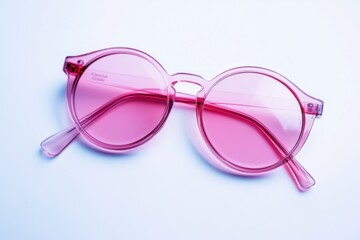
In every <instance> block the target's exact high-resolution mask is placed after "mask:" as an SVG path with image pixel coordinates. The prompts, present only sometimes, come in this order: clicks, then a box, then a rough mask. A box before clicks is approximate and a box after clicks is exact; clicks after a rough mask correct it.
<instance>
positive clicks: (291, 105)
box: [202, 73, 303, 170]
mask: <svg viewBox="0 0 360 240" xmlns="http://www.w3.org/2000/svg"><path fill="white" fill-rule="evenodd" d="M302 119H303V114H302V110H301V107H300V104H299V102H298V100H297V98H296V97H295V96H294V94H293V93H292V92H291V91H290V90H289V89H288V87H287V86H286V85H284V84H283V83H282V82H280V81H278V80H277V79H275V78H273V77H271V76H268V75H264V74H260V73H238V74H234V75H231V76H229V77H226V78H225V79H223V80H221V81H219V82H217V83H216V84H215V85H214V86H213V87H212V88H211V90H210V91H209V93H208V94H207V96H206V98H205V102H204V107H203V111H202V124H203V126H202V127H203V131H204V133H205V138H207V139H206V140H207V142H208V143H209V145H210V148H212V150H213V151H214V152H215V153H216V155H218V156H219V157H220V158H221V159H222V160H224V161H225V162H227V163H229V164H230V165H231V166H234V167H235V168H242V169H247V170H249V169H264V168H271V167H274V166H276V165H280V164H281V163H282V162H283V160H284V159H285V158H286V157H287V156H288V155H289V154H290V153H291V151H292V150H293V149H294V147H295V146H296V145H297V142H298V140H299V137H300V135H301V133H302V121H303V120H302Z"/></svg>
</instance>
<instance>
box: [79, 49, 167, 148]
mask: <svg viewBox="0 0 360 240" xmlns="http://www.w3.org/2000/svg"><path fill="white" fill-rule="evenodd" d="M168 102H169V98H168V94H167V87H166V83H165V79H164V77H163V75H162V74H161V72H159V70H158V68H157V67H156V66H154V65H153V64H152V63H151V62H149V61H148V60H147V59H145V58H143V57H141V56H137V55H131V54H125V53H118V54H112V55H107V56H104V57H101V58H99V59H97V60H95V61H94V62H92V63H91V64H90V65H88V66H87V67H86V69H85V70H84V72H83V73H82V75H81V76H80V79H79V80H78V82H77V84H76V86H75V90H74V95H73V108H74V113H75V116H76V118H77V121H78V123H79V125H80V126H81V128H82V129H81V130H82V131H81V133H82V134H83V135H84V136H85V137H86V138H87V139H88V140H89V141H90V142H92V143H95V144H96V145H98V146H100V147H104V148H108V149H118V150H120V149H127V148H130V147H134V146H136V145H138V144H141V143H142V142H144V141H145V140H147V139H149V137H151V136H152V135H153V134H154V133H155V132H156V130H157V129H159V127H160V126H161V124H162V122H163V120H164V117H165V115H166V112H167V109H168Z"/></svg>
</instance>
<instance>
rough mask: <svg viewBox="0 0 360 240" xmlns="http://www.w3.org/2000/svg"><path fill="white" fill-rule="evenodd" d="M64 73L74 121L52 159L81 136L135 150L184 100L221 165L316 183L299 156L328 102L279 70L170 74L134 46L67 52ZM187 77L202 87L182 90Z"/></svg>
mask: <svg viewBox="0 0 360 240" xmlns="http://www.w3.org/2000/svg"><path fill="white" fill-rule="evenodd" d="M64 71H65V73H66V74H67V75H68V83H67V101H68V107H69V112H70V115H71V119H72V121H73V124H74V125H73V126H71V127H69V128H67V129H65V130H63V131H61V132H59V133H57V134H54V135H52V136H51V137H49V138H47V139H46V140H44V141H43V142H42V143H41V148H42V149H43V151H44V152H45V153H46V154H47V155H49V156H50V157H55V156H57V155H58V154H60V153H61V152H62V151H63V150H64V149H65V148H66V147H67V146H68V145H69V144H70V143H71V142H72V141H73V140H74V139H75V138H76V137H78V136H79V135H81V136H82V138H83V139H84V140H85V142H86V143H89V144H90V145H91V146H93V147H95V148H97V149H100V150H103V151H108V152H122V151H126V150H131V149H133V148H135V147H138V146H140V145H142V144H143V143H145V142H147V141H148V140H150V139H151V138H152V137H154V136H155V135H156V133H157V132H158V131H159V130H160V129H161V128H162V126H163V125H164V123H165V121H166V119H167V117H168V116H169V113H170V111H171V109H172V107H173V105H174V103H181V104H185V105H190V106H193V107H194V108H195V109H196V117H197V122H198V127H199V130H200V133H201V136H202V139H203V142H204V143H205V144H206V146H207V148H208V150H210V151H209V152H210V153H211V155H212V157H213V158H214V159H216V163H215V164H213V165H215V166H216V167H218V168H220V169H221V170H224V171H227V172H231V173H236V174H244V175H256V174H259V173H264V172H267V171H270V170H273V169H275V168H277V167H279V166H281V165H285V166H286V167H287V169H288V171H289V172H290V175H291V176H292V178H293V180H294V182H295V183H296V185H297V187H298V188H299V190H302V191H303V190H306V189H308V188H310V187H311V186H313V185H314V184H315V181H314V179H313V178H312V177H311V175H310V174H309V173H308V172H307V171H306V170H305V169H304V168H303V167H302V166H301V165H300V164H299V162H298V161H297V160H296V159H295V155H296V154H297V153H298V152H299V150H300V149H301V147H302V146H303V144H304V143H305V141H306V139H307V137H308V135H309V133H310V130H311V128H312V125H313V123H314V121H315V118H317V117H320V116H321V115H322V110H323V101H321V100H319V99H316V98H313V97H311V96H309V95H307V94H306V93H304V92H303V91H302V90H300V89H299V88H298V87H297V86H295V85H294V84H293V83H292V82H290V81H289V80H288V79H286V78H285V77H284V76H282V75H280V74H278V73H276V72H274V71H271V70H268V69H265V68H259V67H237V68H233V69H230V70H227V71H225V72H223V73H221V74H219V75H218V76H216V77H215V78H214V79H212V80H211V81H206V80H204V79H203V78H202V77H200V76H198V75H195V74H189V73H176V74H173V75H169V74H168V73H167V72H166V71H165V69H164V68H163V67H162V66H161V65H160V63H159V62H157V61H156V60H155V59H154V58H152V57H151V56H150V55H148V54H146V53H144V52H142V51H139V50H136V49H131V48H109V49H103V50H99V51H95V52H91V53H88V54H84V55H79V56H72V57H66V59H65V64H64ZM184 82H185V83H187V84H193V85H196V86H197V87H198V88H199V91H198V92H197V93H196V94H195V95H192V94H187V93H183V92H180V91H177V90H176V89H175V86H176V84H178V83H184Z"/></svg>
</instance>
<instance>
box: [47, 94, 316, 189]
mask: <svg viewBox="0 0 360 240" xmlns="http://www.w3.org/2000/svg"><path fill="white" fill-rule="evenodd" d="M166 99H167V96H165V95H162V94H158V93H150V92H148V91H141V92H138V93H133V94H128V95H125V96H124V95H123V96H119V97H115V98H113V99H111V100H110V101H108V102H107V103H105V104H104V105H103V106H101V107H99V108H98V109H96V110H95V111H93V112H92V113H90V114H88V115H87V116H85V117H83V118H82V119H80V123H81V126H82V128H86V127H87V126H88V125H89V124H91V123H93V122H94V121H95V120H96V119H97V118H98V117H99V116H101V115H103V114H105V113H106V112H107V111H109V110H110V109H111V108H113V107H114V106H116V105H118V104H121V103H124V102H126V101H132V100H146V101H149V100H153V101H166ZM176 101H177V102H182V103H186V104H195V100H194V99H193V98H190V97H186V95H182V96H181V97H177V98H176ZM205 107H206V108H207V109H209V110H212V111H217V112H221V113H223V114H227V115H231V116H233V117H239V118H242V119H246V120H248V121H249V122H251V123H252V124H253V125H255V126H256V127H257V129H259V130H260V131H262V132H263V133H265V135H266V136H267V137H268V138H269V140H270V141H271V142H272V143H273V145H274V148H275V149H276V150H277V151H278V152H279V153H280V154H281V155H282V156H284V157H285V156H287V155H288V152H287V150H286V149H285V147H284V146H282V144H281V143H280V142H279V141H278V139H276V137H275V136H274V135H273V134H272V132H271V131H269V130H268V129H267V128H266V127H265V126H263V125H262V124H261V123H259V122H258V121H256V119H254V118H252V117H251V116H249V115H246V114H244V113H240V112H235V111H234V110H233V109H229V108H226V107H224V106H220V105H218V104H216V103H206V104H205ZM78 135H79V131H78V130H77V128H76V127H75V126H73V127H69V128H67V129H65V130H63V131H61V132H59V133H56V134H54V135H52V136H50V137H49V138H47V139H45V140H44V141H43V142H42V143H41V148H42V149H43V151H44V152H45V153H47V154H48V155H49V156H50V157H55V156H57V155H59V154H60V153H61V152H62V151H63V150H64V149H65V148H66V147H67V146H68V145H69V144H70V143H71V142H72V141H73V140H74V139H75V138H76V137H77V136H78ZM284 162H285V166H287V168H288V170H289V171H290V174H291V175H292V177H293V179H294V180H295V183H296V185H297V186H298V188H299V189H300V190H302V191H303V190H306V189H308V188H310V187H311V186H313V185H314V184H315V181H314V179H313V178H312V177H311V175H310V174H309V173H308V172H307V171H306V170H305V169H304V168H303V167H302V166H301V165H300V163H299V162H298V161H297V160H296V159H295V158H293V157H292V156H291V155H290V156H288V157H287V158H286V159H284Z"/></svg>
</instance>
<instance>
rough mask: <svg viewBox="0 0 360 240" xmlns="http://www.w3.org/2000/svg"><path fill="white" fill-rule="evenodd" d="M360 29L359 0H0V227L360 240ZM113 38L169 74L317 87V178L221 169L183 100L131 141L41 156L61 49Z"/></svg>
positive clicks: (59, 99)
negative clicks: (153, 131) (251, 70)
mask: <svg viewBox="0 0 360 240" xmlns="http://www.w3.org/2000/svg"><path fill="white" fill-rule="evenodd" d="M359 29H360V2H359V1H356V0H353V1H350V0H347V1H340V0H339V1H310V0H309V1H280V0H277V1H265V0H263V1H262V0H260V1H219V2H216V1H211V0H207V1H185V0H184V1H179V2H172V1H155V0H153V1H98V2H94V1H81V2H77V1H73V0H69V1H67V0H63V1H56V3H55V1H7V2H5V1H1V2H0V70H1V72H0V81H1V88H0V89H1V92H0V110H1V118H0V123H1V126H0V134H1V135H0V136H1V138H0V151H1V152H0V154H1V155H0V239H4V240H6V239H302V240H303V239H360V228H359V224H360V204H359V202H360V187H359V183H360V158H359V155H360V150H359V149H360V145H359V138H358V137H359V135H360V128H359V118H360V110H359V109H360V107H359V106H360V101H359V100H360V97H359V91H360V79H359V75H360V74H359V70H360V60H359V59H360V47H359V46H360V32H359V31H360V30H359ZM112 46H126V47H134V48H138V49H141V50H143V51H145V52H147V53H149V54H150V55H152V56H153V57H155V58H156V59H157V60H158V61H160V62H161V63H162V64H163V66H164V67H165V68H166V69H167V71H168V72H169V73H170V74H172V73H175V72H191V73H197V74H199V75H201V76H203V77H204V78H207V79H211V78H212V77H214V76H215V75H217V74H218V73H220V72H222V71H224V70H226V69H229V68H232V67H236V66H241V65H256V66H262V67H266V68H270V69H273V70H275V71H278V72H280V73H282V74H283V75H285V76H287V77H288V78H289V79H291V80H292V81H293V82H295V83H296V84H297V85H298V86H299V87H300V88H302V89H303V90H305V91H306V92H307V93H309V94H311V95H313V96H315V97H318V98H320V99H322V100H324V102H325V108H324V115H323V117H322V118H321V119H317V120H316V122H315V125H314V127H313V131H312V133H311V134H310V137H309V140H308V141H307V143H306V144H305V146H304V148H303V149H302V150H301V151H300V153H299V154H298V156H297V158H298V159H299V160H300V162H301V163H302V164H303V165H304V166H305V168H306V169H307V170H308V171H309V172H310V173H311V174H312V175H313V176H314V177H315V179H316V180H317V183H316V185H315V186H314V187H313V188H312V189H311V190H310V191H308V192H305V193H302V192H299V191H298V190H297V189H296V188H295V186H294V184H293V182H292V181H291V179H290V178H289V176H288V174H287V172H286V171H285V169H284V168H279V169H277V170H275V171H273V172H271V173H269V174H267V175H265V176H263V177H258V178H243V177H234V176H230V175H227V174H224V173H221V172H219V171H217V170H215V169H214V168H212V167H210V166H209V164H207V163H206V161H205V160H204V159H203V158H202V157H201V156H200V155H199V154H197V152H196V150H195V149H194V147H193V146H192V145H191V142H190V141H189V137H188V132H187V131H186V130H185V129H186V126H187V125H189V123H193V122H192V120H193V118H194V114H190V116H189V115H188V114H184V113H183V111H181V109H180V110H176V109H174V111H173V112H172V114H171V116H170V117H169V119H168V122H167V124H166V125H165V127H164V128H163V129H162V131H161V133H159V134H158V135H157V136H156V137H155V138H154V139H153V140H152V141H151V142H150V143H148V144H146V145H145V146H144V147H142V148H140V149H138V150H137V151H135V152H134V153H132V154H128V155H109V154H104V153H100V152H97V151H94V150H91V149H90V148H88V147H86V146H84V145H83V144H82V143H81V142H80V141H75V142H74V143H73V144H71V146H69V147H68V148H67V149H66V150H65V151H64V152H63V153H62V154H61V155H60V156H59V157H57V158H55V159H49V158H46V157H44V156H43V155H42V153H41V151H40V150H39V144H40V142H41V141H42V140H43V139H45V138H46V137H48V136H49V135H51V134H53V133H55V132H57V131H59V130H61V129H63V128H65V127H67V125H68V114H67V110H66V101H65V85H66V76H65V74H64V73H63V72H62V66H63V61H64V58H65V56H67V55H77V54H82V53H87V52H89V51H93V50H97V49H101V48H106V47H112ZM193 124H194V123H193Z"/></svg>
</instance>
